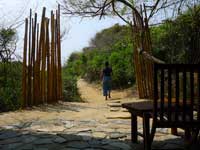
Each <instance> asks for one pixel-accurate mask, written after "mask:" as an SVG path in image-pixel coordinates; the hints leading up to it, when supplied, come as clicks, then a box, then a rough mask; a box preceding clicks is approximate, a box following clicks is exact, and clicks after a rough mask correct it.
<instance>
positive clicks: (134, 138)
mask: <svg viewBox="0 0 200 150" xmlns="http://www.w3.org/2000/svg"><path fill="white" fill-rule="evenodd" d="M131 141H132V142H133V143H137V142H138V138H137V116H136V115H134V114H133V113H131Z"/></svg>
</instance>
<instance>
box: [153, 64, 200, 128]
mask: <svg viewBox="0 0 200 150" xmlns="http://www.w3.org/2000/svg"><path fill="white" fill-rule="evenodd" d="M154 120H155V121H157V122H158V123H160V125H161V126H172V127H173V126H174V127H181V126H183V127H184V126H191V124H192V126H194V127H195V126H196V127H198V126H199V125H200V65H198V64H155V65H154Z"/></svg>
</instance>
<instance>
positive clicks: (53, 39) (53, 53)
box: [51, 11, 56, 102]
mask: <svg viewBox="0 0 200 150" xmlns="http://www.w3.org/2000/svg"><path fill="white" fill-rule="evenodd" d="M54 77H55V20H54V14H53V11H52V12H51V78H52V79H51V81H52V87H51V93H52V102H53V101H55V93H54V92H53V87H56V86H55V79H54Z"/></svg>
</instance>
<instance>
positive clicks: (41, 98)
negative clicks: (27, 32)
mask: <svg viewBox="0 0 200 150" xmlns="http://www.w3.org/2000/svg"><path fill="white" fill-rule="evenodd" d="M45 13H46V8H45V7H44V8H43V12H42V20H41V26H40V39H39V53H38V64H37V65H38V67H39V73H38V74H39V81H38V82H39V87H40V88H39V97H38V100H39V101H38V103H39V104H41V103H43V100H44V99H43V98H44V97H43V82H42V80H43V76H42V71H41V70H42V57H43V56H42V49H43V42H44V18H45Z"/></svg>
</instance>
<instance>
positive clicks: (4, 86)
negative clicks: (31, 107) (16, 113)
mask: <svg viewBox="0 0 200 150" xmlns="http://www.w3.org/2000/svg"><path fill="white" fill-rule="evenodd" d="M21 80H22V64H21V62H11V63H1V64H0V111H9V110H16V109H19V108H20V106H21V91H22V88H21V87H22V85H21V84H22V81H21Z"/></svg>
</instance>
